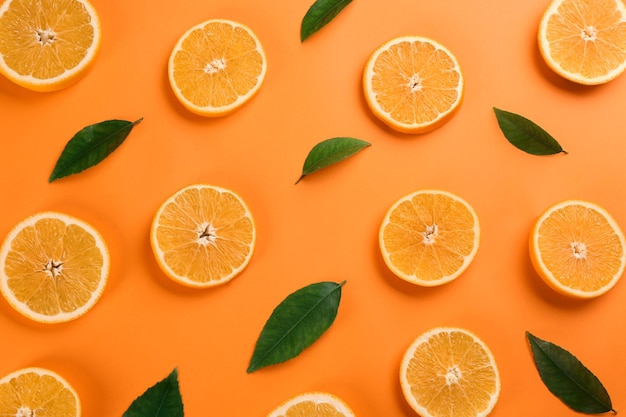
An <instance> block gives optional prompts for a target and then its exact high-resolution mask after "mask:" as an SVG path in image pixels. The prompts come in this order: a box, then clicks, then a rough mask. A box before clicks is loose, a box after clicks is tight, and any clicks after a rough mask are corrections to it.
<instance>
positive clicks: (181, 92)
mask: <svg viewBox="0 0 626 417" xmlns="http://www.w3.org/2000/svg"><path fill="white" fill-rule="evenodd" d="M266 72H267V58H266V56H265V52H264V50H263V47H262V45H261V42H260V40H259V38H258V37H257V35H256V34H255V33H254V32H253V31H252V30H251V29H250V28H249V27H248V26H246V25H244V24H242V23H239V22H234V21H232V20H226V19H212V20H207V21H205V22H202V23H200V24H197V25H195V26H193V27H191V28H190V29H189V30H187V31H186V32H185V33H184V34H183V35H182V36H181V37H180V39H179V40H178V42H177V43H176V45H175V46H174V49H173V50H172V53H171V55H170V59H169V64H168V75H169V81H170V85H171V87H172V90H173V91H174V95H175V96H176V98H178V100H179V101H180V102H181V103H182V104H183V106H184V107H186V108H187V109H188V110H189V111H191V112H193V113H196V114H199V115H201V116H212V117H215V116H225V115H227V114H230V113H232V112H233V111H235V110H237V109H238V108H240V107H241V106H243V105H244V104H246V103H247V102H248V101H250V99H251V98H252V97H253V96H254V95H256V93H257V92H258V91H259V89H260V88H261V85H262V84H263V81H264V80H265V73H266Z"/></svg>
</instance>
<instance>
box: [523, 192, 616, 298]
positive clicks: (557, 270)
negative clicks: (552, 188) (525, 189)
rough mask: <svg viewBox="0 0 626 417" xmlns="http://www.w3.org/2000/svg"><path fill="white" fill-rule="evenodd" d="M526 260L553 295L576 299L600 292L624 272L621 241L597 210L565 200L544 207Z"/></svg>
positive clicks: (611, 221) (603, 212)
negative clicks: (560, 294) (555, 293)
mask: <svg viewBox="0 0 626 417" xmlns="http://www.w3.org/2000/svg"><path fill="white" fill-rule="evenodd" d="M530 258H531V260H532V264H533V266H534V267H535V270H536V271H537V273H538V275H539V276H540V277H541V278H542V279H543V280H544V281H545V282H546V283H547V284H548V285H549V286H550V287H552V288H553V289H555V290H556V291H558V292H560V293H562V294H565V295H569V296H572V297H577V298H591V297H597V296H599V295H602V294H604V293H606V292H607V291H608V290H609V289H611V288H612V287H613V286H614V285H615V284H616V283H617V282H618V280H619V279H620V277H621V276H622V274H623V273H624V266H625V263H626V243H625V241H624V235H623V232H622V231H621V229H620V227H619V225H618V224H617V222H616V221H615V219H613V217H611V215H610V214H609V213H608V212H607V211H606V210H605V209H603V208H602V207H600V206H598V205H597V204H595V203H591V202H587V201H577V200H567V201H564V202H561V203H558V204H555V205H554V206H552V207H550V208H548V209H547V210H546V211H545V212H544V213H543V214H542V215H541V216H540V217H539V218H538V220H537V222H536V223H535V225H534V227H533V229H532V230H531V233H530Z"/></svg>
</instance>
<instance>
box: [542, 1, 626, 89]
mask: <svg viewBox="0 0 626 417" xmlns="http://www.w3.org/2000/svg"><path fill="white" fill-rule="evenodd" d="M538 42H539V51H540V52H541V55H542V56H543V58H544V60H545V62H546V64H547V65H548V66H549V67H550V68H551V69H552V70H554V71H555V72H556V73H557V74H559V75H560V76H562V77H564V78H566V79H568V80H570V81H573V82H576V83H579V84H586V85H596V84H603V83H606V82H609V81H611V80H613V79H614V78H615V77H617V76H618V75H620V74H621V73H622V72H624V70H625V69H626V6H624V3H623V2H622V0H552V2H551V3H550V5H549V6H548V8H547V9H546V10H545V12H544V14H543V16H542V18H541V22H540V24H539V31H538Z"/></svg>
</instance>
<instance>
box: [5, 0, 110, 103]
mask: <svg viewBox="0 0 626 417" xmlns="http://www.w3.org/2000/svg"><path fill="white" fill-rule="evenodd" d="M101 37H102V35H101V29H100V20H99V18H98V14H97V12H96V10H95V9H94V7H93V6H92V5H91V3H89V2H88V1H87V0H59V1H51V0H45V1H32V0H5V1H3V2H2V5H0V73H2V74H3V75H5V76H6V77H7V78H8V79H9V80H11V81H13V82H14V83H16V84H18V85H21V86H23V87H26V88H28V89H31V90H35V91H54V90H59V89H62V88H65V87H68V86H69V85H71V84H73V83H75V82H76V81H78V80H79V79H80V78H81V77H82V76H84V75H85V73H86V72H87V70H88V69H89V68H90V67H91V66H92V64H93V62H94V60H95V58H96V56H97V55H98V51H99V49H100V43H101Z"/></svg>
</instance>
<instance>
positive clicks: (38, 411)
mask: <svg viewBox="0 0 626 417" xmlns="http://www.w3.org/2000/svg"><path fill="white" fill-rule="evenodd" d="M80 415H81V403H80V399H79V397H78V394H77V393H76V391H75V390H74V388H73V387H72V386H71V385H70V384H69V383H68V382H67V381H66V380H65V379H64V378H63V377H62V376H61V375H59V374H58V373H56V372H54V371H51V370H49V369H44V368H38V367H31V368H23V369H20V370H17V371H15V372H12V373H10V374H9V375H7V376H5V377H4V378H2V379H0V416H15V417H35V416H54V417H80Z"/></svg>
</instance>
